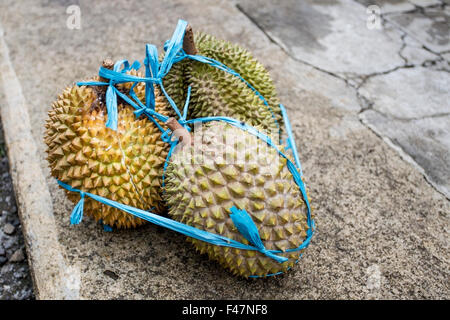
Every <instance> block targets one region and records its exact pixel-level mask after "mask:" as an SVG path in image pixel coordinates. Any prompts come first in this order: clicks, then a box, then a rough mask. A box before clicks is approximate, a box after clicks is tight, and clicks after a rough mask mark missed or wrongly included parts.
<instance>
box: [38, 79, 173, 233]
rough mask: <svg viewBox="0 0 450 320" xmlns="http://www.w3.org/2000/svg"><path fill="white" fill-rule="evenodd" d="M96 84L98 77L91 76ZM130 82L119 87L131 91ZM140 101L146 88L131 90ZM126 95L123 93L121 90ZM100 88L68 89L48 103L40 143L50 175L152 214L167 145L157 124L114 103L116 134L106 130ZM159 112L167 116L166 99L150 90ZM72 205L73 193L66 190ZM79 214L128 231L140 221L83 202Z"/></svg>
mask: <svg viewBox="0 0 450 320" xmlns="http://www.w3.org/2000/svg"><path fill="white" fill-rule="evenodd" d="M94 80H98V78H94ZM130 87H131V83H130V84H121V85H118V88H119V89H123V90H126V89H128V90H129V89H130ZM134 90H135V93H136V95H137V96H138V97H139V98H140V99H141V101H142V102H143V103H145V92H144V90H145V85H143V84H138V85H137V86H136V87H135V89H134ZM126 92H128V91H126ZM104 95H105V91H104V90H102V88H101V87H94V86H93V87H90V86H77V85H74V86H72V87H68V88H67V89H65V90H64V92H63V93H62V94H61V95H60V96H59V97H58V99H57V100H56V101H55V102H54V103H53V104H52V107H51V109H50V111H49V112H48V116H49V118H48V120H47V123H46V131H45V143H46V144H47V153H48V161H49V164H50V169H51V173H52V175H53V176H54V177H55V178H57V179H58V180H60V181H62V182H64V183H66V184H69V185H70V186H72V187H73V188H78V189H80V190H82V191H85V192H89V193H93V194H96V195H99V196H102V197H105V198H108V199H111V200H114V201H118V202H120V203H123V204H127V205H130V206H133V207H136V208H140V209H144V210H152V212H155V213H162V212H164V211H165V208H164V204H163V202H162V201H161V178H162V172H163V165H164V162H165V158H166V156H167V152H168V145H167V144H166V143H164V142H163V141H161V132H160V131H159V130H158V128H157V127H156V125H155V124H154V123H153V122H152V121H150V120H149V119H147V118H146V117H145V116H141V117H139V118H138V119H136V116H135V114H134V113H133V111H134V110H135V109H134V108H133V107H131V106H130V105H128V104H126V103H125V102H124V101H122V100H121V99H119V100H118V130H117V131H113V130H111V129H109V128H106V127H105V123H106V121H107V111H106V105H105V101H104V98H105V97H104ZM155 95H156V106H155V110H156V111H157V112H159V113H162V114H165V115H170V113H169V111H168V110H169V107H168V106H167V104H166V100H165V98H163V96H162V95H161V94H159V92H158V90H157V89H156V90H155ZM68 197H69V199H71V200H72V201H74V202H76V201H78V200H79V199H80V196H79V195H78V194H75V193H72V192H68ZM84 212H85V214H86V215H88V216H91V217H93V218H94V219H95V220H97V221H98V220H100V219H101V220H102V222H103V223H104V224H106V225H109V226H113V227H116V228H132V227H136V226H138V225H141V224H143V223H144V222H145V221H144V220H141V219H139V218H135V217H134V216H132V215H129V214H127V213H124V212H123V211H120V210H118V209H115V208H112V207H109V206H107V205H103V204H101V203H100V202H97V201H95V200H92V199H90V198H89V197H86V198H85V204H84Z"/></svg>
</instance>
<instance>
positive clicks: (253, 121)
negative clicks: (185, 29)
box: [163, 32, 282, 134]
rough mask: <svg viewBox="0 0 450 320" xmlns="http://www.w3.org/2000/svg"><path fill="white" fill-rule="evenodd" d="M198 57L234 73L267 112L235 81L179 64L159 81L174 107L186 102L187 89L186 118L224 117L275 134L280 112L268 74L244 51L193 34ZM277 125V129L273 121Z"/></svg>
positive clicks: (193, 64) (199, 67)
mask: <svg viewBox="0 0 450 320" xmlns="http://www.w3.org/2000/svg"><path fill="white" fill-rule="evenodd" d="M195 45H196V47H197V50H198V54H200V55H203V56H206V57H209V58H213V59H215V60H217V61H219V62H222V63H223V64H225V65H226V66H228V67H229V68H231V69H233V70H235V71H236V72H238V73H239V74H240V75H241V76H242V77H243V78H244V79H245V80H246V81H248V82H249V83H250V84H251V85H252V86H253V87H254V88H255V89H256V90H258V92H260V93H261V94H262V95H263V96H264V97H265V98H266V99H267V102H268V104H269V107H270V109H271V110H272V112H271V111H270V110H269V108H268V107H267V106H266V105H265V104H264V103H263V101H262V100H261V99H260V98H259V97H258V96H256V95H255V93H254V92H253V91H252V90H251V89H250V88H249V87H248V86H247V85H246V84H245V83H244V82H242V81H241V80H240V79H239V78H237V77H236V76H234V75H231V74H229V73H227V72H225V71H222V70H219V69H217V68H214V67H212V66H209V65H207V64H204V63H201V62H197V61H193V60H189V59H186V60H183V61H181V62H179V63H176V64H174V65H173V66H172V69H171V70H170V72H169V73H168V74H167V75H166V76H165V78H164V79H163V83H164V86H165V88H166V91H167V92H168V93H169V95H170V96H171V97H172V98H173V99H174V101H175V103H176V104H177V105H178V106H182V105H183V104H184V101H185V99H186V92H187V88H188V87H189V86H191V88H192V91H191V100H190V101H191V102H190V107H189V114H188V117H189V118H199V117H206V116H228V117H233V118H236V119H238V120H240V121H244V122H246V123H248V124H249V125H252V126H259V127H261V128H262V129H263V130H266V131H267V132H273V133H274V134H276V133H278V129H279V127H281V126H282V117H281V110H280V108H279V100H278V98H277V94H276V91H275V86H274V84H273V81H272V79H271V78H270V75H269V73H268V72H267V70H266V69H265V68H264V67H263V65H262V64H260V63H259V62H258V61H257V60H256V59H255V58H254V57H253V56H252V55H251V54H250V53H249V52H248V51H247V50H245V49H243V48H242V47H240V46H238V45H235V44H231V43H229V42H227V41H224V40H218V39H216V38H215V37H213V36H211V35H207V34H204V33H200V32H198V33H196V35H195ZM275 119H276V121H277V122H278V126H277V123H276V121H275Z"/></svg>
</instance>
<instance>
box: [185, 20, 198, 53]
mask: <svg viewBox="0 0 450 320" xmlns="http://www.w3.org/2000/svg"><path fill="white" fill-rule="evenodd" d="M183 50H184V52H186V53H187V54H190V55H196V54H197V52H198V51H197V48H196V47H195V42H194V32H193V31H192V27H191V26H190V25H187V27H186V32H185V33H184V39H183Z"/></svg>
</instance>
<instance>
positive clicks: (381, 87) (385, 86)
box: [359, 67, 450, 119]
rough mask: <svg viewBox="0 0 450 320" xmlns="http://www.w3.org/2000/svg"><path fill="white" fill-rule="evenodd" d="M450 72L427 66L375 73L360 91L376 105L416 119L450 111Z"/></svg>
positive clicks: (407, 117)
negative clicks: (382, 73) (387, 72)
mask: <svg viewBox="0 0 450 320" xmlns="http://www.w3.org/2000/svg"><path fill="white" fill-rule="evenodd" d="M449 80H450V77H449V74H448V72H445V71H437V70H430V69H428V68H424V67H416V68H405V69H399V70H397V71H396V72H392V73H389V74H385V75H380V76H374V77H371V78H370V79H369V80H367V81H366V83H365V84H364V85H363V86H362V87H361V88H360V90H359V92H360V94H362V95H363V96H365V97H366V98H367V99H368V100H370V101H372V102H373V108H374V109H376V110H378V111H380V112H382V113H384V114H388V115H390V116H391V117H394V118H400V119H414V118H420V117H430V116H437V115H441V114H446V113H450V104H449V103H448V102H449V101H450V91H449Z"/></svg>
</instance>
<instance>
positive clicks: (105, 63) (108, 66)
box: [100, 58, 114, 82]
mask: <svg viewBox="0 0 450 320" xmlns="http://www.w3.org/2000/svg"><path fill="white" fill-rule="evenodd" d="M102 66H103V68H106V69H109V70H112V68H113V67H114V61H113V60H111V59H109V58H106V59H105V60H103V63H102ZM100 81H101V82H109V80H108V79H105V78H103V77H100Z"/></svg>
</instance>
